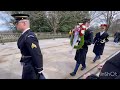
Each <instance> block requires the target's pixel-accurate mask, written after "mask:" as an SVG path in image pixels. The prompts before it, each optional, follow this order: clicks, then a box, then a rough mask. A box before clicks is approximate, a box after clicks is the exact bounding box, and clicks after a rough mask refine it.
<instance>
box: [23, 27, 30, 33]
mask: <svg viewBox="0 0 120 90" xmlns="http://www.w3.org/2000/svg"><path fill="white" fill-rule="evenodd" d="M29 29H30V28H27V29H25V30H24V31H23V32H22V34H24V33H25V32H26V31H27V30H29Z"/></svg>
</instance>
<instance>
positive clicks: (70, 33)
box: [69, 30, 72, 38]
mask: <svg viewBox="0 0 120 90" xmlns="http://www.w3.org/2000/svg"><path fill="white" fill-rule="evenodd" d="M71 35H72V30H70V31H69V38H71Z"/></svg>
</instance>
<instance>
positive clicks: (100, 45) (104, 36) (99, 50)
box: [93, 24, 109, 62]
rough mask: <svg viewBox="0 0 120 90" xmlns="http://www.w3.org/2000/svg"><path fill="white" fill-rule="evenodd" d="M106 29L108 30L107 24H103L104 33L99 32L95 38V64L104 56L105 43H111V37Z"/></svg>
mask: <svg viewBox="0 0 120 90" xmlns="http://www.w3.org/2000/svg"><path fill="white" fill-rule="evenodd" d="M106 28H107V24H101V29H102V31H101V32H98V33H97V34H96V36H95V38H94V41H93V44H95V45H94V49H93V52H94V53H95V55H96V56H95V58H94V60H93V62H95V61H96V60H99V59H100V55H102V54H103V50H104V47H105V43H106V42H108V41H109V40H108V37H109V35H108V33H107V32H106Z"/></svg>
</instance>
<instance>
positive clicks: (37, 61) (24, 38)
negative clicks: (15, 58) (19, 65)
mask: <svg viewBox="0 0 120 90" xmlns="http://www.w3.org/2000/svg"><path fill="white" fill-rule="evenodd" d="M17 45H18V48H19V49H20V51H21V54H22V57H21V60H20V62H24V63H25V64H28V63H31V64H32V65H33V66H34V67H35V69H36V70H37V72H40V71H42V70H43V56H42V54H41V50H40V47H39V42H38V39H37V38H36V35H35V34H34V33H33V32H32V31H31V30H27V31H26V32H25V33H24V34H22V35H21V36H20V38H19V39H18V42H17Z"/></svg>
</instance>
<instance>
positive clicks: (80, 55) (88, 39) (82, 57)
mask: <svg viewBox="0 0 120 90" xmlns="http://www.w3.org/2000/svg"><path fill="white" fill-rule="evenodd" d="M83 24H85V26H86V30H85V34H84V44H82V45H81V41H79V43H78V46H80V45H81V48H78V49H77V50H76V55H75V60H76V66H75V69H74V71H73V72H72V73H70V75H71V76H75V75H76V72H77V70H78V68H79V66H80V64H82V68H81V70H84V69H85V68H86V64H85V61H86V54H87V52H88V45H91V43H92V41H93V31H92V30H91V29H88V27H89V24H90V19H85V20H84V21H83ZM74 48H75V47H74Z"/></svg>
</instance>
